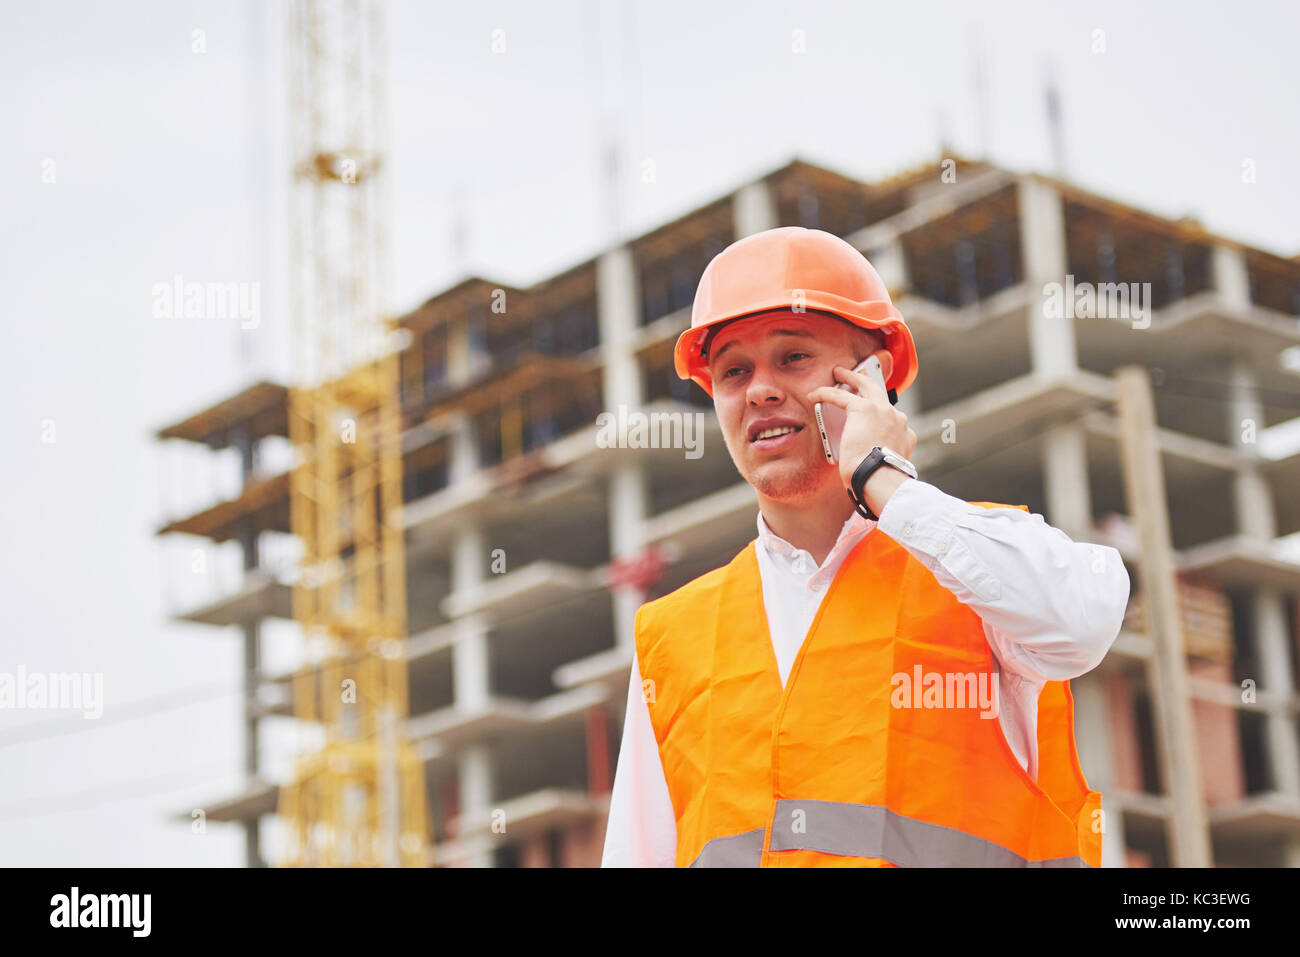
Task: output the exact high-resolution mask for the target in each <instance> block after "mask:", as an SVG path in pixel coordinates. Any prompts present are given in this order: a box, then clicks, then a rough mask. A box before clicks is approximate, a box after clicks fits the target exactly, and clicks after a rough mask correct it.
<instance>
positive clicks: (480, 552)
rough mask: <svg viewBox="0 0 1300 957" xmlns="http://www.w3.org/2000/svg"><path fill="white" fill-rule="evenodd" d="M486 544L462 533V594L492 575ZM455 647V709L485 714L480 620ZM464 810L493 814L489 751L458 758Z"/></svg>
mask: <svg viewBox="0 0 1300 957" xmlns="http://www.w3.org/2000/svg"><path fill="white" fill-rule="evenodd" d="M487 565H488V555H487V543H486V539H485V538H484V535H483V532H482V530H481V529H478V528H470V529H465V530H463V531H461V532H460V533H459V535H458V536H457V538H456V541H455V543H454V544H453V546H452V553H451V588H452V590H453V591H460V590H462V589H466V588H473V587H475V586H476V585H479V584H481V583H482V581H483V579H484V578H485V577H486V576H487ZM457 631H458V634H457V637H456V644H455V646H454V647H453V648H452V661H451V665H452V688H453V690H454V693H455V704H456V709H457V710H458V711H461V712H465V713H470V714H472V713H475V712H479V711H483V710H484V709H486V708H487V706H488V700H489V695H490V690H491V689H490V684H489V664H490V661H489V655H488V630H487V626H486V625H485V624H484V622H483V621H482V620H481V619H480V618H479V617H477V616H475V615H468V616H466V617H464V618H462V619H460V620H459V621H458V622H457ZM456 762H457V769H458V773H457V781H458V784H459V806H460V813H461V814H462V815H463V816H462V820H466V821H470V822H473V821H480V820H483V819H484V818H486V817H487V816H488V815H489V814H490V813H491V808H490V806H489V803H490V801H491V798H492V765H491V761H490V757H489V752H488V750H487V748H486V746H484V745H481V744H475V745H471V746H469V747H467V748H465V749H463V750H462V751H461V752H460V753H459V754H457V756H456ZM491 864H492V856H491V854H490V853H486V852H485V853H482V854H475V855H473V856H472V857H470V858H469V859H468V860H467V861H466V866H467V867H490V866H491Z"/></svg>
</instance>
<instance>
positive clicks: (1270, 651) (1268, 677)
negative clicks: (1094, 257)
mask: <svg viewBox="0 0 1300 957" xmlns="http://www.w3.org/2000/svg"><path fill="white" fill-rule="evenodd" d="M1215 256H1216V259H1215V270H1216V273H1215V276H1216V282H1217V281H1218V280H1219V279H1220V278H1223V277H1226V278H1225V280H1224V281H1225V284H1226V285H1227V286H1228V288H1229V289H1233V288H1235V289H1236V294H1237V295H1238V297H1239V296H1240V293H1241V291H1242V289H1241V284H1242V283H1244V282H1245V275H1244V273H1245V263H1244V258H1243V257H1241V256H1240V254H1239V253H1236V251H1235V250H1230V249H1227V248H1225V247H1216V250H1215ZM1238 267H1239V268H1238ZM1238 304H1240V300H1239V299H1238ZM1230 376H1231V382H1232V394H1231V397H1230V401H1229V409H1228V416H1229V419H1228V422H1227V427H1228V433H1229V437H1230V439H1231V441H1232V444H1233V446H1234V447H1235V448H1236V449H1237V451H1238V452H1239V453H1241V454H1242V455H1243V456H1244V457H1246V458H1247V460H1248V461H1247V463H1246V464H1244V465H1242V466H1241V467H1240V468H1239V469H1238V470H1237V474H1236V476H1234V478H1233V483H1232V491H1233V504H1234V505H1235V507H1236V513H1237V516H1236V517H1237V530H1238V532H1239V533H1240V534H1242V535H1245V536H1247V537H1249V538H1253V539H1257V540H1260V541H1266V542H1271V541H1273V539H1274V538H1276V536H1277V516H1276V514H1275V512H1274V507H1273V496H1272V492H1271V490H1270V489H1269V486H1268V483H1267V482H1266V481H1265V480H1264V478H1263V477H1262V476H1261V475H1260V472H1259V467H1258V466H1257V465H1256V464H1255V462H1256V461H1258V460H1259V458H1260V457H1261V456H1260V453H1259V446H1258V445H1256V444H1254V443H1250V442H1242V441H1241V439H1242V435H1243V434H1244V433H1248V432H1249V429H1250V424H1251V423H1253V427H1254V431H1255V432H1256V433H1258V432H1259V431H1260V430H1262V429H1263V426H1264V410H1263V407H1262V406H1261V405H1260V402H1259V397H1258V396H1257V395H1256V393H1255V392H1254V390H1253V388H1252V387H1253V386H1254V384H1255V376H1254V373H1253V372H1252V370H1251V369H1250V367H1249V366H1248V365H1247V364H1246V363H1245V362H1242V361H1240V360H1238V361H1234V362H1233V363H1232V366H1231V369H1230ZM1253 601H1254V612H1255V614H1254V619H1255V629H1256V633H1255V644H1256V647H1258V648H1259V654H1260V667H1261V671H1262V673H1261V674H1260V675H1259V676H1258V678H1257V681H1258V685H1259V688H1260V690H1262V691H1268V692H1271V693H1273V694H1276V695H1279V696H1281V697H1282V698H1283V699H1284V700H1283V701H1281V702H1279V703H1278V705H1277V706H1276V707H1273V708H1270V709H1269V712H1268V715H1267V718H1266V719H1265V721H1266V724H1265V727H1266V729H1267V737H1268V757H1269V765H1270V768H1271V771H1272V777H1273V787H1274V788H1275V789H1276V790H1277V791H1279V792H1281V793H1283V794H1286V795H1289V796H1292V797H1300V735H1298V734H1297V731H1296V724H1295V721H1294V720H1293V718H1292V716H1291V714H1290V711H1289V709H1288V707H1287V702H1289V701H1290V700H1291V699H1292V698H1293V697H1294V695H1295V691H1294V689H1293V688H1292V685H1291V653H1292V652H1291V638H1290V635H1289V634H1288V633H1287V624H1286V607H1285V604H1284V602H1285V601H1286V598H1285V596H1283V595H1281V594H1279V593H1278V592H1275V591H1271V590H1268V589H1257V590H1256V591H1255V593H1254V596H1253Z"/></svg>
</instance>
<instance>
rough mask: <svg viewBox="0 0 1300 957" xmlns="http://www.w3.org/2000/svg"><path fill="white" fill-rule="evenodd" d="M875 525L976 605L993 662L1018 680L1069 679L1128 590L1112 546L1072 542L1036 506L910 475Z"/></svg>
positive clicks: (1117, 615)
mask: <svg viewBox="0 0 1300 957" xmlns="http://www.w3.org/2000/svg"><path fill="white" fill-rule="evenodd" d="M878 527H879V528H880V530H881V531H883V532H885V534H887V535H888V536H889V537H890V538H892V539H894V540H895V541H897V542H898V543H899V544H900V545H902V546H903V547H904V548H906V549H907V550H908V552H910V553H911V554H912V555H913V557H915V558H916V559H917V560H918V561H920V562H921V563H922V564H924V565H925V567H926V568H928V569H930V571H931V572H932V573H933V574H934V577H935V579H936V580H937V581H938V582H939V584H941V585H943V586H944V587H945V588H947V589H948V590H949V591H951V592H952V593H953V594H954V595H955V596H956V597H957V600H958V601H960V602H962V603H963V604H965V605H969V606H970V607H971V608H972V609H974V610H975V612H976V613H977V614H978V615H979V616H980V618H981V619H982V621H983V622H984V626H985V627H984V632H985V634H986V635H987V636H988V640H989V645H990V647H991V648H992V651H993V653H994V654H995V655H996V656H997V658H998V661H999V662H1000V663H1001V665H1002V667H1003V668H1004V669H1008V670H1010V671H1011V672H1013V673H1014V674H1015V675H1016V677H1018V678H1019V679H1022V680H1028V681H1032V682H1043V681H1060V680H1065V679H1068V678H1077V677H1078V676H1079V675H1082V674H1085V673H1087V672H1089V671H1091V670H1092V669H1093V668H1095V667H1097V665H1098V664H1100V663H1101V660H1102V658H1104V657H1105V655H1106V652H1107V651H1109V650H1110V646H1111V644H1112V643H1113V642H1114V641H1115V638H1116V636H1117V635H1118V634H1119V629H1120V626H1121V624H1122V623H1123V621H1124V610H1125V608H1126V606H1127V605H1128V596H1129V576H1128V571H1127V569H1125V567H1124V562H1123V560H1122V559H1121V558H1120V555H1119V552H1118V551H1116V550H1115V549H1114V548H1111V547H1109V546H1105V545H1094V544H1091V543H1088V542H1075V541H1073V540H1071V539H1070V537H1069V536H1068V535H1066V534H1065V533H1064V532H1062V531H1061V530H1060V529H1058V528H1053V527H1052V526H1051V525H1048V524H1047V523H1046V522H1045V521H1044V520H1043V516H1041V515H1039V514H1036V513H1032V514H1031V513H1029V512H1026V511H1024V510H1022V509H1018V508H984V507H983V506H980V505H972V504H971V503H969V502H964V501H962V500H961V499H959V498H956V497H955V496H952V495H948V494H946V493H945V492H943V491H941V490H940V489H938V488H936V487H935V486H933V485H930V484H928V483H926V482H922V481H920V480H918V479H909V480H908V481H905V482H903V483H902V484H901V485H900V486H898V488H897V489H896V490H895V491H894V493H893V494H892V495H891V496H890V497H889V501H888V502H886V503H885V507H884V509H883V510H882V511H881V513H880V521H879V526H878Z"/></svg>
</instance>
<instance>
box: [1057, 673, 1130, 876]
mask: <svg viewBox="0 0 1300 957" xmlns="http://www.w3.org/2000/svg"><path fill="white" fill-rule="evenodd" d="M1070 691H1071V693H1072V694H1073V695H1074V740H1075V746H1076V747H1077V749H1078V752H1079V764H1080V765H1081V766H1082V768H1083V775H1084V777H1086V778H1087V779H1088V785H1089V787H1091V788H1092V789H1093V790H1094V791H1100V792H1101V799H1102V810H1103V811H1105V812H1106V816H1105V830H1104V831H1102V835H1101V866H1102V867H1123V866H1124V858H1125V851H1126V845H1125V841H1124V812H1123V810H1122V809H1121V808H1120V807H1119V806H1118V802H1117V801H1116V800H1114V799H1113V798H1112V799H1111V800H1109V801H1108V800H1107V799H1106V792H1107V791H1108V790H1110V789H1111V788H1113V787H1114V786H1115V780H1116V775H1115V755H1114V752H1113V750H1112V747H1111V738H1112V735H1111V728H1110V721H1109V714H1110V711H1109V708H1108V707H1107V704H1106V689H1105V686H1104V684H1103V681H1102V678H1101V676H1100V675H1098V674H1097V672H1095V671H1094V672H1092V673H1090V674H1087V675H1084V676H1083V677H1082V678H1076V679H1075V680H1073V681H1071V682H1070Z"/></svg>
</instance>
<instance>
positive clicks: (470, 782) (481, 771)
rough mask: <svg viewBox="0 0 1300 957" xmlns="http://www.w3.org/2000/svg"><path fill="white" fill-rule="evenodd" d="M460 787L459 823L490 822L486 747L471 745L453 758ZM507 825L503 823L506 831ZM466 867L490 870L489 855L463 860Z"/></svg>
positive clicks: (490, 803)
mask: <svg viewBox="0 0 1300 957" xmlns="http://www.w3.org/2000/svg"><path fill="white" fill-rule="evenodd" d="M456 770H457V781H458V782H459V785H460V795H459V796H460V813H461V820H462V821H464V822H466V823H468V824H470V825H471V826H473V825H480V824H482V823H483V822H484V821H488V822H490V820H491V815H492V762H491V757H490V755H489V753H488V749H487V747H486V746H484V745H481V744H473V745H470V746H469V747H467V748H464V749H462V750H461V752H460V753H459V754H457V755H456ZM509 827H510V822H509V821H507V822H506V828H507V829H508V828H509ZM464 865H465V866H466V867H491V866H492V854H491V852H488V851H483V852H480V853H478V854H471V855H470V856H469V857H467V858H465V860H464Z"/></svg>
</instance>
